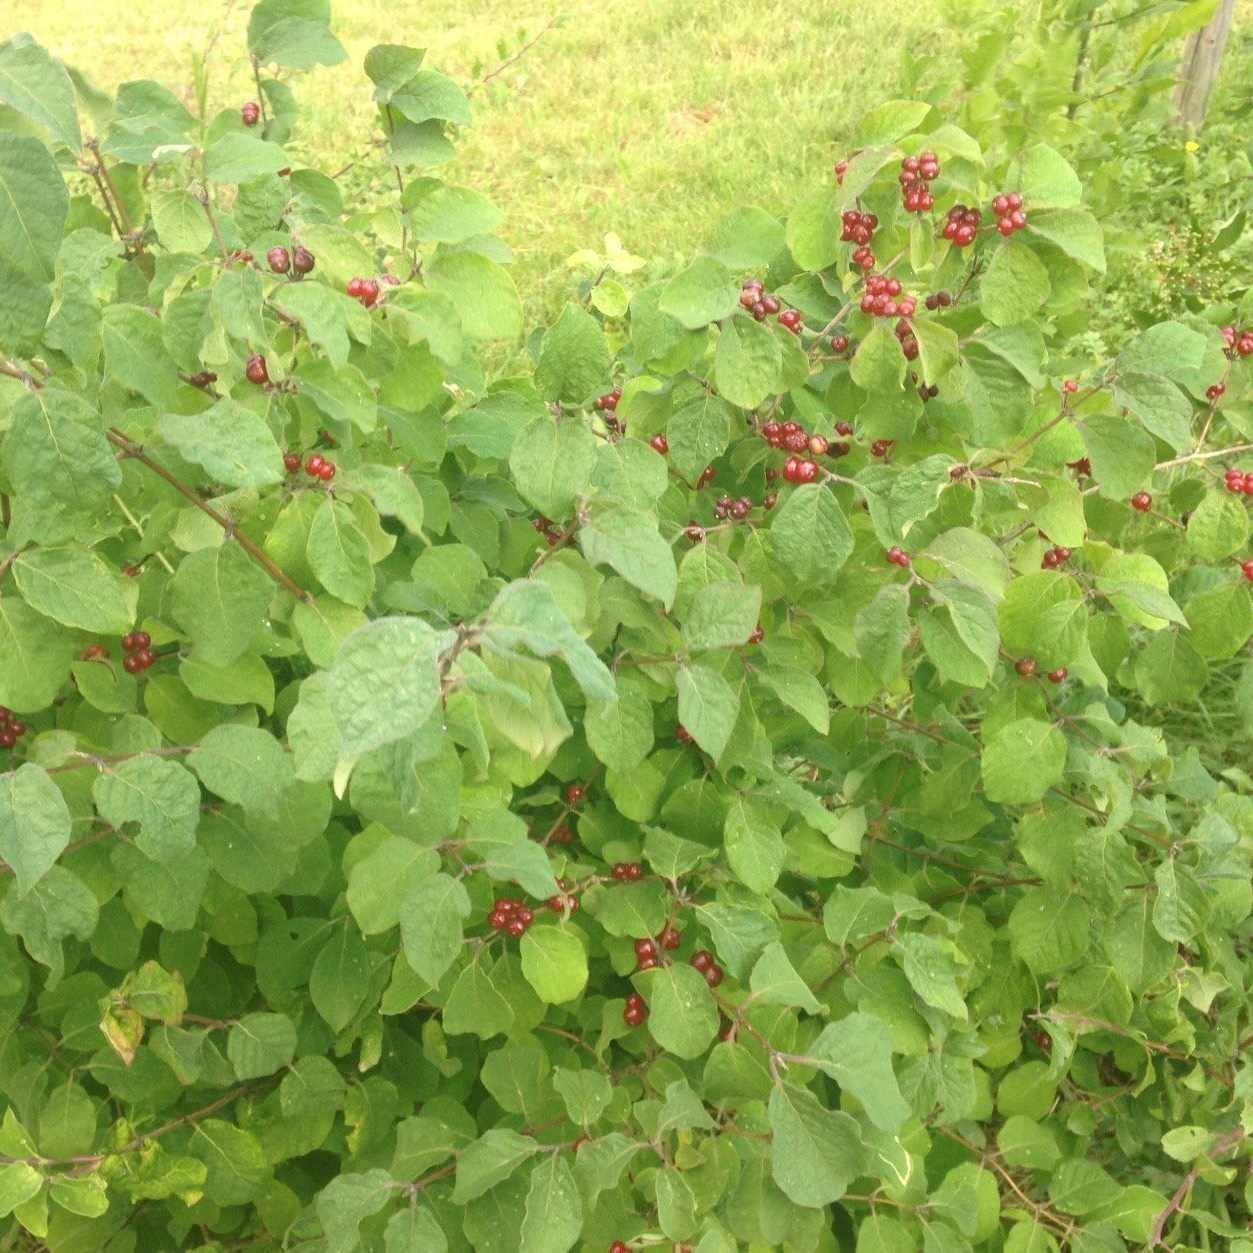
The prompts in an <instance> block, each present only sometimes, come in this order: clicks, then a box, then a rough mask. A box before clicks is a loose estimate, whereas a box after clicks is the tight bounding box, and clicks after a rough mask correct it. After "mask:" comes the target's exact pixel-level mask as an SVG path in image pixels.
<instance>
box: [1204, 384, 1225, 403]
mask: <svg viewBox="0 0 1253 1253" xmlns="http://www.w3.org/2000/svg"><path fill="white" fill-rule="evenodd" d="M1226 391H1227V388H1226V385H1225V384H1223V383H1215V384H1214V385H1213V386H1212V387H1207V388H1206V389H1205V395H1206V398H1207V399H1209V400H1219V399H1221V398H1222V396H1223V395H1224V393H1225V392H1226Z"/></svg>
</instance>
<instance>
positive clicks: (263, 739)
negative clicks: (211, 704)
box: [188, 726, 294, 816]
mask: <svg viewBox="0 0 1253 1253" xmlns="http://www.w3.org/2000/svg"><path fill="white" fill-rule="evenodd" d="M188 760H189V761H190V762H191V765H192V768H193V769H194V770H195V772H196V773H197V774H198V775H199V776H200V781H201V783H203V784H204V785H205V787H207V788H208V789H209V791H211V792H215V793H216V794H217V795H218V796H220V797H221V798H222V799H223V800H225V801H230V802H231V804H233V805H242V806H243V807H244V808H245V809H247V810H249V811H250V812H253V813H256V814H259V815H262V816H265V815H267V814H275V813H277V811H278V806H279V802H280V801H281V800H282V798H283V793H284V792H286V791H287V789H288V788H289V787H290V786H291V785H292V783H293V782H294V775H293V774H292V767H291V763H290V762H289V761H288V759H287V754H286V753H284V752H283V750H282V748H280V747H279V743H278V741H277V740H276V739H275V738H274V737H273V736H272V735H271V734H270V733H269V732H268V731H262V730H260V729H259V728H256V727H242V726H220V727H215V728H214V729H213V730H212V731H210V732H209V733H208V735H206V736H205V737H204V739H202V740H201V741H200V744H199V746H198V747H197V749H196V751H195V752H194V753H192V754H191V755H190V757H189V758H188Z"/></svg>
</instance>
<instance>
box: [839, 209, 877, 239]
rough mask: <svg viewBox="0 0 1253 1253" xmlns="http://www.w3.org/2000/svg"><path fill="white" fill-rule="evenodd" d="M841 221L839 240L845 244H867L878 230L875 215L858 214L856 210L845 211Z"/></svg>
mask: <svg viewBox="0 0 1253 1253" xmlns="http://www.w3.org/2000/svg"><path fill="white" fill-rule="evenodd" d="M841 221H842V222H843V229H842V230H841V232H840V239H841V240H843V242H844V243H846V244H868V243H869V242H870V241H871V240H872V239H873V238H874V233H875V231H876V230H878V228H879V218H878V216H877V215H876V214H874V213H859V212H858V211H857V210H856V209H845V210H844V213H843V216H842V218H841Z"/></svg>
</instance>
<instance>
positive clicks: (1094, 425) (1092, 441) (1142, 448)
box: [1082, 413, 1157, 500]
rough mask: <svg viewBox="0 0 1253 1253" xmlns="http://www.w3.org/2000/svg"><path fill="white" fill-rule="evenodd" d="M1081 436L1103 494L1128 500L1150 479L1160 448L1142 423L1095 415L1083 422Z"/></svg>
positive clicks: (1112, 415) (1094, 476)
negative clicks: (1158, 448)
mask: <svg viewBox="0 0 1253 1253" xmlns="http://www.w3.org/2000/svg"><path fill="white" fill-rule="evenodd" d="M1082 435H1083V442H1084V444H1085V445H1086V447H1087V453H1088V458H1089V459H1090V460H1091V462H1092V477H1093V479H1094V480H1095V481H1096V482H1097V483H1099V484H1100V487H1101V495H1103V496H1108V497H1109V498H1111V499H1113V500H1127V499H1129V498H1130V497H1131V496H1132V495H1133V494H1134V493H1135V492H1138V491H1140V490H1141V488H1142V487H1143V486H1144V484H1145V483H1147V482H1149V481H1150V480H1151V478H1152V475H1153V467H1154V466H1155V465H1156V463H1157V445H1156V443H1155V442H1154V440H1153V437H1152V435H1150V434H1149V433H1148V431H1146V430H1145V429H1144V427H1143V426H1141V424H1140V423H1138V422H1129V421H1128V420H1127V419H1126V418H1123V417H1117V416H1115V415H1114V414H1110V413H1098V414H1093V416H1092V417H1090V418H1088V419H1087V421H1085V422H1084V424H1083V428H1082Z"/></svg>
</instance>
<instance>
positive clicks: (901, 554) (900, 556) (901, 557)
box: [888, 544, 909, 570]
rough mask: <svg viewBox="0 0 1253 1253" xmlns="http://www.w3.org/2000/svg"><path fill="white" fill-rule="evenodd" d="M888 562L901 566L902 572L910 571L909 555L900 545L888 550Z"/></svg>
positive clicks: (894, 545)
mask: <svg viewBox="0 0 1253 1253" xmlns="http://www.w3.org/2000/svg"><path fill="white" fill-rule="evenodd" d="M888 560H889V561H890V562H891V563H892V564H893V565H894V566H900V568H901V569H902V570H905V569H908V567H909V554H908V553H907V552H906V551H905V550H904V549H903V548H901V547H899V545H896V544H893V545H892V547H891V548H889V549H888Z"/></svg>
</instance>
